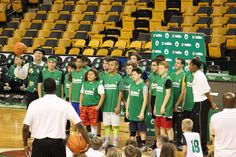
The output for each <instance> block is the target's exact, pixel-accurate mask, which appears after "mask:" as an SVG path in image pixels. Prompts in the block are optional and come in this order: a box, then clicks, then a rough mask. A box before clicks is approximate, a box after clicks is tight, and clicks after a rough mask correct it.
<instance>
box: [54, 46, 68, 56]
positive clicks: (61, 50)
mask: <svg viewBox="0 0 236 157" xmlns="http://www.w3.org/2000/svg"><path fill="white" fill-rule="evenodd" d="M54 54H56V55H65V54H66V48H64V47H55V48H54Z"/></svg>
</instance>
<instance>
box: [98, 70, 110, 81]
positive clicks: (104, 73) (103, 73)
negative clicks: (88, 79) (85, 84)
mask: <svg viewBox="0 0 236 157" xmlns="http://www.w3.org/2000/svg"><path fill="white" fill-rule="evenodd" d="M107 74H108V72H107V71H101V72H99V73H98V77H99V81H101V82H102V80H103V78H104V77H105V76H106V75H107Z"/></svg>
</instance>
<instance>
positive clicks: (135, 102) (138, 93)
mask: <svg viewBox="0 0 236 157" xmlns="http://www.w3.org/2000/svg"><path fill="white" fill-rule="evenodd" d="M147 94H148V88H147V86H146V85H145V83H144V82H143V81H142V82H141V83H139V84H136V83H132V84H131V85H130V103H129V120H130V121H140V119H139V118H138V117H137V116H139V114H140V112H141V110H142V106H143V100H144V96H145V95H147ZM145 115H146V112H144V117H145Z"/></svg>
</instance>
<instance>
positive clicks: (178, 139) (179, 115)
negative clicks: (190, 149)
mask: <svg viewBox="0 0 236 157" xmlns="http://www.w3.org/2000/svg"><path fill="white" fill-rule="evenodd" d="M182 115H183V114H182V112H177V117H176V118H177V119H176V131H177V132H176V144H177V147H178V149H179V150H182V144H181V137H182V134H183V132H182V127H181V124H182V119H183V118H182Z"/></svg>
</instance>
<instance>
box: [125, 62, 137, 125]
mask: <svg viewBox="0 0 236 157" xmlns="http://www.w3.org/2000/svg"><path fill="white" fill-rule="evenodd" d="M134 68H135V65H134V64H133V63H132V62H131V61H127V62H126V64H125V71H126V75H125V76H124V77H123V82H124V93H123V94H124V96H123V104H124V110H123V111H124V113H125V112H126V105H127V99H128V96H129V87H130V84H131V83H133V79H132V70H133V69H134ZM124 120H125V122H128V121H129V120H128V119H127V118H126V116H125V119H124Z"/></svg>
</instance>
